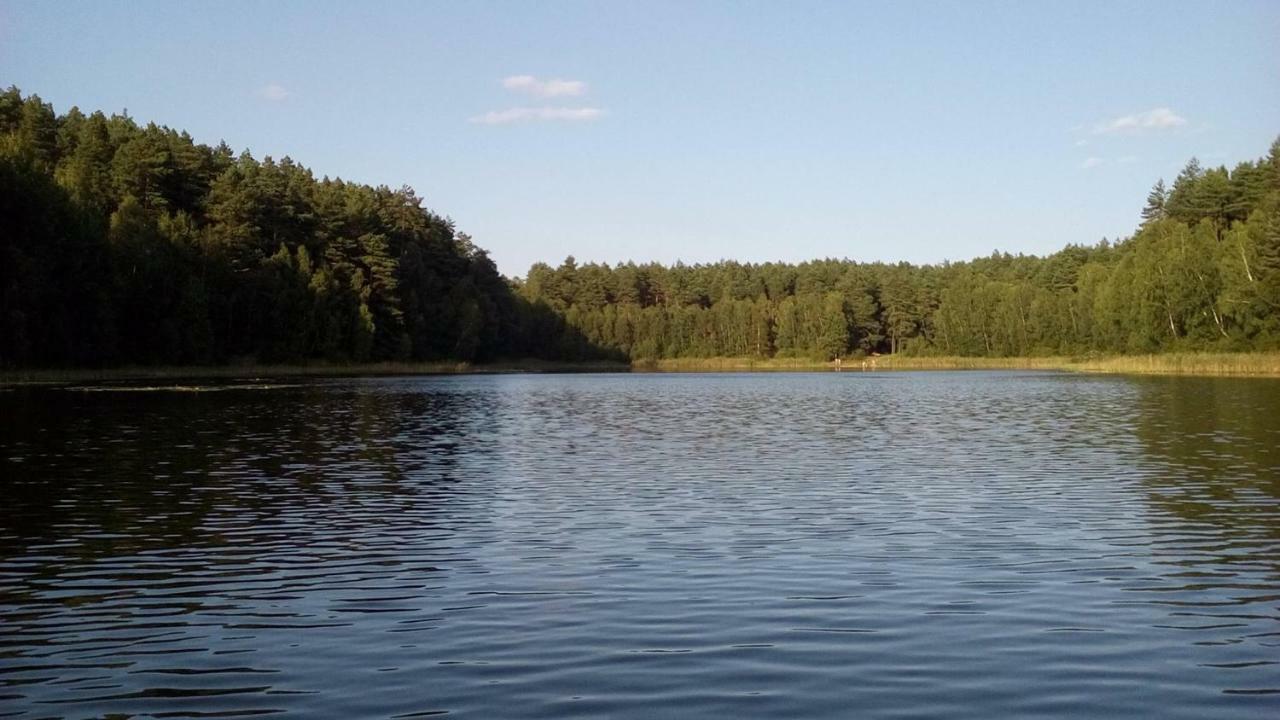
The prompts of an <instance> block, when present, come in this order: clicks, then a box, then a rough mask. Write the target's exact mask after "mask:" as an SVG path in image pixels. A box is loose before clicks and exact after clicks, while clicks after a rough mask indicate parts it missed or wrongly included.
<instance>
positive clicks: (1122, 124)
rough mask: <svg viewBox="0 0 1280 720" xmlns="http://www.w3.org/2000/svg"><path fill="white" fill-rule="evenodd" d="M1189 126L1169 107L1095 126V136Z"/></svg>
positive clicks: (1185, 120)
mask: <svg viewBox="0 0 1280 720" xmlns="http://www.w3.org/2000/svg"><path fill="white" fill-rule="evenodd" d="M1186 124H1187V119H1186V118H1184V117H1182V116H1181V115H1179V114H1177V113H1175V112H1174V111H1172V110H1170V109H1169V108H1167V107H1158V108H1152V109H1151V110H1148V111H1146V112H1140V113H1134V114H1132V115H1123V116H1121V117H1118V118H1112V119H1111V120H1107V121H1105V122H1100V123H1098V124H1097V125H1094V126H1093V134H1094V135H1118V134H1136V133H1141V132H1147V131H1151V130H1172V129H1173V128H1178V127H1182V126H1183V125H1186Z"/></svg>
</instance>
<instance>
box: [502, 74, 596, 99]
mask: <svg viewBox="0 0 1280 720" xmlns="http://www.w3.org/2000/svg"><path fill="white" fill-rule="evenodd" d="M502 87H504V88H506V89H508V90H512V91H514V92H519V93H525V94H526V95H533V96H534V97H540V98H553V97H577V96H579V95H585V94H586V92H587V84H586V83H584V82H582V81H581V80H561V79H559V78H553V79H551V80H539V79H538V78H536V77H534V76H532V75H512V76H511V77H506V78H503V79H502Z"/></svg>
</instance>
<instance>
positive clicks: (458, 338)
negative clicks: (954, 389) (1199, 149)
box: [0, 88, 1280, 367]
mask: <svg viewBox="0 0 1280 720" xmlns="http://www.w3.org/2000/svg"><path fill="white" fill-rule="evenodd" d="M1141 215H1142V224H1141V226H1140V227H1139V228H1138V229H1137V231H1136V232H1135V234H1134V235H1133V236H1132V237H1130V238H1125V239H1121V240H1118V241H1116V242H1108V241H1106V240H1105V239H1104V240H1103V241H1102V242H1100V243H1098V244H1096V245H1071V246H1068V247H1066V248H1064V249H1063V250H1061V251H1059V252H1057V253H1054V254H1052V255H1049V256H1047V257H1034V256H1027V255H1010V254H1007V253H1000V252H997V253H993V254H992V255H991V256H990V257H985V258H979V259H975V260H972V261H969V262H960V263H946V264H942V265H924V266H915V265H909V264H906V263H897V264H889V263H860V262H856V261H854V260H848V259H840V260H836V259H826V260H815V261H811V262H804V263H799V264H787V263H763V264H751V263H739V262H734V261H723V262H718V263H712V264H700V265H685V264H681V263H677V264H675V265H673V266H663V265H660V264H656V263H648V264H636V263H633V262H627V263H620V264H617V265H613V266H610V265H607V264H597V263H585V264H579V263H577V262H576V261H575V260H574V258H572V257H570V258H567V259H566V260H565V261H564V262H562V263H561V264H560V265H559V266H558V267H551V266H550V265H547V264H544V263H538V264H535V265H534V266H533V267H531V268H530V269H529V271H528V273H527V274H526V276H525V277H524V278H523V279H514V280H508V279H506V278H504V277H502V276H501V275H500V274H499V273H498V272H497V269H496V267H495V266H494V264H493V262H492V261H491V260H490V259H489V257H488V255H487V254H486V253H485V251H484V250H481V249H480V248H478V247H477V246H476V245H475V244H474V243H473V242H472V240H471V238H470V237H468V236H467V235H466V234H464V233H461V232H458V231H457V230H456V229H455V228H454V226H453V223H452V222H451V221H449V220H448V219H447V218H445V217H442V216H439V215H436V214H435V213H433V212H431V211H430V210H427V209H426V208H424V207H423V201H422V199H421V198H419V197H418V196H417V195H416V194H415V192H414V191H413V190H412V189H410V188H408V187H401V188H399V189H394V190H393V189H391V188H389V187H386V186H378V187H371V186H368V185H363V184H358V183H351V182H345V181H343V180H341V179H330V178H328V177H323V178H320V179H317V178H316V177H315V176H314V175H313V174H312V172H311V171H310V170H308V169H307V168H305V167H303V166H302V165H299V164H298V163H296V162H294V161H293V160H292V159H290V158H288V157H285V158H282V159H279V160H275V159H273V158H271V157H264V158H262V159H261V160H259V159H256V158H254V157H253V156H252V155H250V154H249V153H248V152H243V153H240V154H238V155H237V154H236V153H235V152H233V151H232V150H231V148H229V147H227V146H226V145H225V144H223V143H220V144H218V145H216V146H209V145H203V144H199V143H196V142H195V141H194V140H193V139H192V138H191V137H190V136H189V135H187V134H186V133H183V132H178V131H175V130H172V129H170V128H166V127H160V126H157V125H154V124H148V125H145V126H143V125H139V124H138V123H137V122H136V121H135V120H134V119H133V118H131V117H129V116H128V115H127V114H124V113H121V114H116V115H112V116H109V117H108V116H106V115H104V114H103V113H101V112H94V113H92V114H89V115H85V114H84V113H82V112H81V111H80V110H78V109H77V108H71V109H70V110H69V111H67V112H66V113H65V114H62V115H58V114H56V113H55V112H54V110H53V108H52V107H51V106H50V105H49V104H47V103H45V102H43V101H42V100H41V99H40V97H39V96H37V95H28V96H26V97H23V95H22V94H21V93H20V92H19V91H18V89H17V88H10V89H9V90H8V91H6V92H4V93H0V366H9V367H14V366H92V365H108V364H122V363H143V364H146V363H166V364H186V363H221V362H230V361H240V360H249V361H256V362H295V361H303V360H312V359H324V360H330V361H348V362H365V361H380V360H427V359H453V360H476V361H483V360H487V359H494V358H498V357H538V358H546V359H587V358H602V357H615V358H623V357H630V358H635V359H641V358H672V357H710V356H756V357H774V356H783V357H807V358H814V359H830V358H835V357H841V356H851V355H859V354H868V353H876V352H879V353H892V352H907V353H915V354H949V355H989V356H1016V355H1042V354H1076V353H1084V352H1091V351H1097V352H1108V353H1129V352H1159V351H1165V350H1196V349H1218V350H1254V349H1275V348H1280V140H1277V141H1276V142H1275V143H1273V144H1272V146H1271V148H1270V150H1269V153H1268V154H1267V155H1266V156H1265V157H1263V158H1261V159H1259V160H1257V161H1254V162H1244V163H1240V164H1239V165H1237V166H1236V167H1235V168H1234V169H1231V170H1228V169H1227V168H1225V167H1218V168H1204V167H1202V166H1201V165H1200V163H1199V162H1198V161H1196V160H1194V159H1193V160H1191V161H1190V162H1189V163H1188V164H1187V166H1186V167H1185V168H1184V169H1183V171H1182V172H1181V173H1180V174H1179V175H1178V177H1177V178H1176V179H1175V180H1174V181H1173V183H1172V184H1171V185H1169V186H1166V185H1165V183H1164V182H1163V181H1160V182H1157V183H1156V185H1155V187H1154V188H1153V189H1152V191H1151V194H1150V195H1149V196H1148V198H1147V202H1146V206H1145V207H1144V208H1142V213H1141Z"/></svg>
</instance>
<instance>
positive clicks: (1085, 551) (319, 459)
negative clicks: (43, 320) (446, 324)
mask: <svg viewBox="0 0 1280 720" xmlns="http://www.w3.org/2000/svg"><path fill="white" fill-rule="evenodd" d="M1277 448H1280V382H1276V381H1269V380H1204V379H1189V378H1180V379H1133V378H1119V377H1082V376H1071V375H1058V374H1042V373H901V374H863V373H842V374H835V373H829V374H812V375H808V374H796V375H772V374H770V375H618V376H600V375H590V376H524V377H514V376H508V377H444V378H411V379H380V380H369V381H334V382H318V383H309V384H304V385H300V386H286V387H253V388H241V389H231V390H223V391H220V392H185V391H165V390H155V391H147V392H124V393H117V392H84V391H79V390H57V389H41V390H22V391H13V392H6V393H0V473H2V475H3V478H4V479H3V489H4V492H5V497H4V502H3V503H0V627H3V630H4V631H3V633H0V716H6V717H8V716H11V717H24V718H35V717H84V716H100V715H107V714H119V715H122V716H130V715H132V716H145V717H193V716H207V715H218V716H225V717H235V716H249V715H259V714H293V715H296V716H300V717H302V716H305V717H334V718H339V717H342V718H345V717H355V716H362V717H420V716H426V715H430V714H433V713H450V714H458V715H464V716H470V717H500V716H501V717H515V716H519V717H555V718H559V717H567V716H601V715H607V716H614V717H653V716H655V715H657V716H662V715H682V716H689V715H707V716H762V717H763V716H767V717H776V716H783V717H787V716H790V717H800V716H803V717H819V716H827V717H847V716H849V715H851V714H862V715H872V716H914V717H937V716H946V717H974V718H977V717H991V716H1005V717H1013V716H1017V717H1023V716H1028V715H1040V716H1062V717H1098V716H1146V717H1168V718H1178V717H1186V718H1200V717H1210V716H1212V717H1273V716H1275V714H1276V712H1277V710H1278V709H1280V665H1278V664H1277V663H1280V623H1278V622H1277V620H1278V619H1280V615H1278V614H1277V613H1278V610H1277V608H1278V606H1280V473H1278V470H1277V468H1278V467H1280V451H1278V450H1277Z"/></svg>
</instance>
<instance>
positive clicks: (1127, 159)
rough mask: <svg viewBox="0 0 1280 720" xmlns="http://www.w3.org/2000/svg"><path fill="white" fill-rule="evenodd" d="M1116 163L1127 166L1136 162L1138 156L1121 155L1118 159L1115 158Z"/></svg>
mask: <svg viewBox="0 0 1280 720" xmlns="http://www.w3.org/2000/svg"><path fill="white" fill-rule="evenodd" d="M1116 162H1118V163H1120V164H1121V165H1129V164H1131V163H1136V162H1138V156H1137V155H1121V156H1120V157H1118V158H1116Z"/></svg>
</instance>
